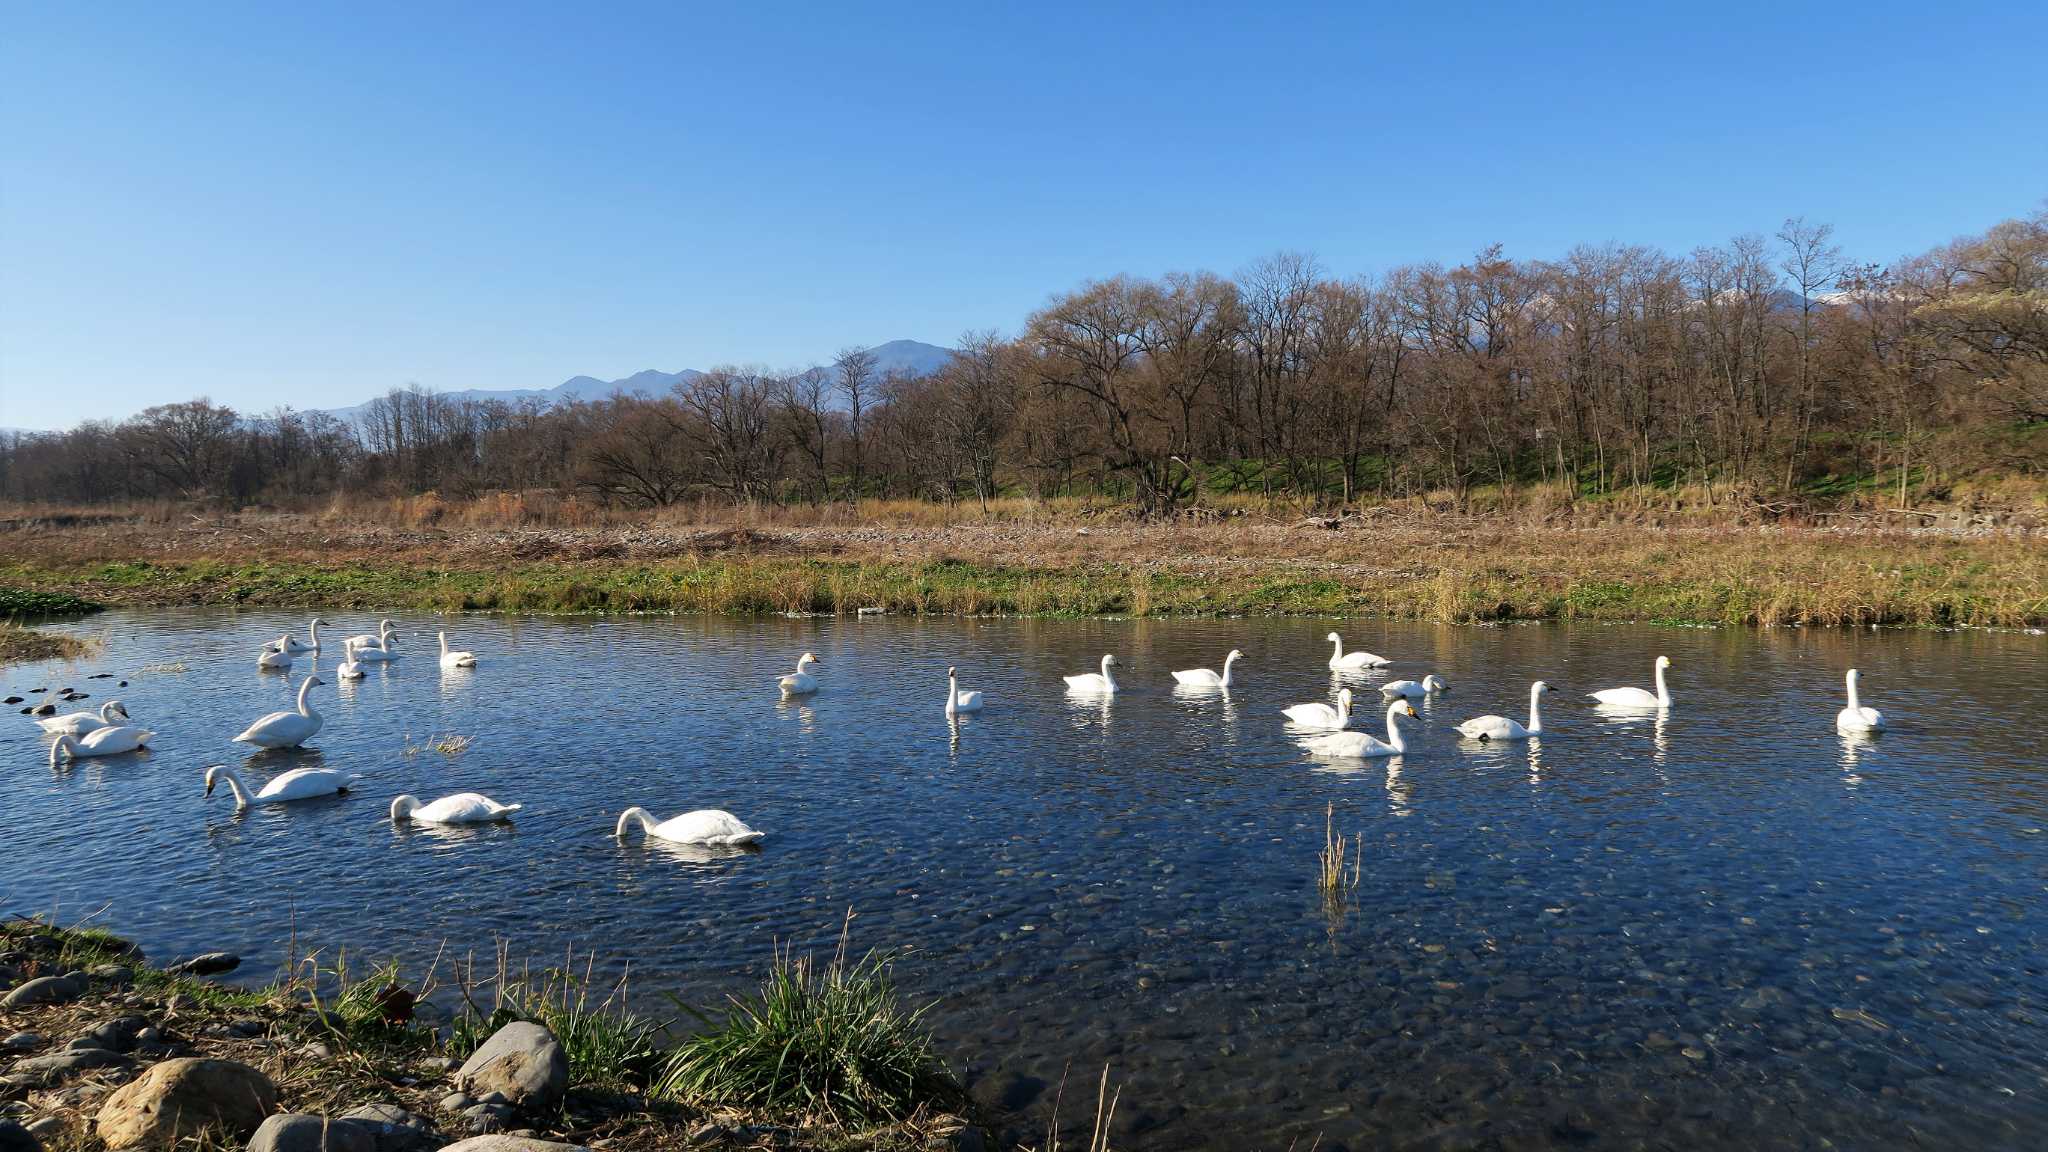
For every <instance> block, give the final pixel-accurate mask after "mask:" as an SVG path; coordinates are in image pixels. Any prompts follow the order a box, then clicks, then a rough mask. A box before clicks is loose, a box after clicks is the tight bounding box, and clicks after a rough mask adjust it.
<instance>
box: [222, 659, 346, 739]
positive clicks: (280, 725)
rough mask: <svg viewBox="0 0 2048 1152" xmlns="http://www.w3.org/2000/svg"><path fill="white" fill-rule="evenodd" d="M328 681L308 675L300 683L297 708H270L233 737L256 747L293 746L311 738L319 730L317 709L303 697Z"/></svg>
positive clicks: (319, 717)
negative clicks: (270, 710) (314, 687)
mask: <svg viewBox="0 0 2048 1152" xmlns="http://www.w3.org/2000/svg"><path fill="white" fill-rule="evenodd" d="M325 683H327V681H325V680H322V679H321V678H320V677H318V676H307V677H306V679H305V680H304V682H302V683H301V684H300V685H299V709H298V711H296V712H272V713H271V714H270V715H268V716H265V717H264V718H262V719H261V720H258V721H256V722H255V723H254V724H251V725H249V726H248V727H247V728H245V729H243V730H242V734H241V735H240V736H237V737H235V740H236V741H237V742H239V743H242V744H254V745H256V746H257V747H258V748H296V747H298V746H299V745H301V744H303V743H305V742H306V741H308V740H311V739H312V738H313V733H315V732H318V731H320V725H321V723H322V720H321V716H320V713H318V712H315V711H314V710H313V705H312V703H311V702H309V701H308V700H307V699H306V696H307V694H308V693H310V692H311V691H312V690H313V685H315V684H325Z"/></svg>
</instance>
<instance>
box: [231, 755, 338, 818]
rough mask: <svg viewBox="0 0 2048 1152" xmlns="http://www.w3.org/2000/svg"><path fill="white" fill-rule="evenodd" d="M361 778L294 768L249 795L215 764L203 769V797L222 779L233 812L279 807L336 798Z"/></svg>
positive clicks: (238, 779)
mask: <svg viewBox="0 0 2048 1152" xmlns="http://www.w3.org/2000/svg"><path fill="white" fill-rule="evenodd" d="M361 779H362V775H361V774H360V773H356V772H342V771H339V770H337V769H333V768H294V769H292V770H291V771H289V772H285V773H283V774H281V775H279V776H276V777H274V778H273V779H271V780H269V781H268V782H266V783H265V784H264V785H263V787H262V788H260V789H258V790H257V791H256V793H255V794H254V795H251V794H250V792H249V789H248V788H247V787H246V786H245V785H243V783H242V778H241V777H240V776H237V775H235V770H234V769H233V768H230V767H228V766H227V765H225V764H215V765H214V766H213V767H211V768H208V769H207V770H206V794H207V795H208V796H211V795H213V786H214V785H215V784H216V783H218V782H220V781H222V780H225V781H227V782H228V791H230V792H233V793H234V794H235V811H237V812H240V811H241V810H242V809H244V808H247V807H248V806H250V805H251V804H283V803H285V802H287V801H290V800H311V799H314V798H315V797H319V796H333V795H337V794H339V793H342V792H346V791H348V790H349V786H350V785H352V784H354V783H355V782H356V781H358V780H361Z"/></svg>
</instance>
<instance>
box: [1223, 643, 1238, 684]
mask: <svg viewBox="0 0 2048 1152" xmlns="http://www.w3.org/2000/svg"><path fill="white" fill-rule="evenodd" d="M1235 663H1237V653H1235V652H1232V653H1231V654H1230V655H1228V656H1225V657H1224V658H1223V686H1224V687H1225V688H1228V687H1230V666H1231V665H1232V664H1235Z"/></svg>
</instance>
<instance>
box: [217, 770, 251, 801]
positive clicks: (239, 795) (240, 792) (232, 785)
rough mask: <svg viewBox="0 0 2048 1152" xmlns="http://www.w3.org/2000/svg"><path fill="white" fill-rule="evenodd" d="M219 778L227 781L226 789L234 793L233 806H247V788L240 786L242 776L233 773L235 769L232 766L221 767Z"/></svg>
mask: <svg viewBox="0 0 2048 1152" xmlns="http://www.w3.org/2000/svg"><path fill="white" fill-rule="evenodd" d="M220 778H221V779H223V780H225V781H227V782H228V791H230V792H233V793H234V794H235V807H236V808H247V807H248V806H249V790H248V789H246V788H244V787H242V778H241V777H240V776H237V775H235V770H234V769H233V768H222V769H221V770H220Z"/></svg>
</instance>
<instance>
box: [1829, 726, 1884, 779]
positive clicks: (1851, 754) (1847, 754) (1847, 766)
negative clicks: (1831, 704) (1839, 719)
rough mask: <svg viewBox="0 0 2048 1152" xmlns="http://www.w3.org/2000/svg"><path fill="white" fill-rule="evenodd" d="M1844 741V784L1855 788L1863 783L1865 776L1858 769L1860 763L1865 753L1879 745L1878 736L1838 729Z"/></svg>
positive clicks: (1838, 733) (1838, 734)
mask: <svg viewBox="0 0 2048 1152" xmlns="http://www.w3.org/2000/svg"><path fill="white" fill-rule="evenodd" d="M1836 735H1837V736H1839V737H1840V739H1841V741H1842V784H1843V786H1844V787H1847V788H1854V787H1856V786H1857V785H1858V784H1861V783H1863V776H1862V774H1861V773H1859V772H1858V771H1857V767H1858V763H1859V762H1860V761H1861V760H1862V759H1863V756H1864V754H1865V753H1867V752H1870V751H1872V750H1874V749H1875V748H1876V747H1877V738H1876V737H1874V736H1872V735H1870V734H1869V733H1868V732H1853V731H1838V732H1837V733H1836Z"/></svg>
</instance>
